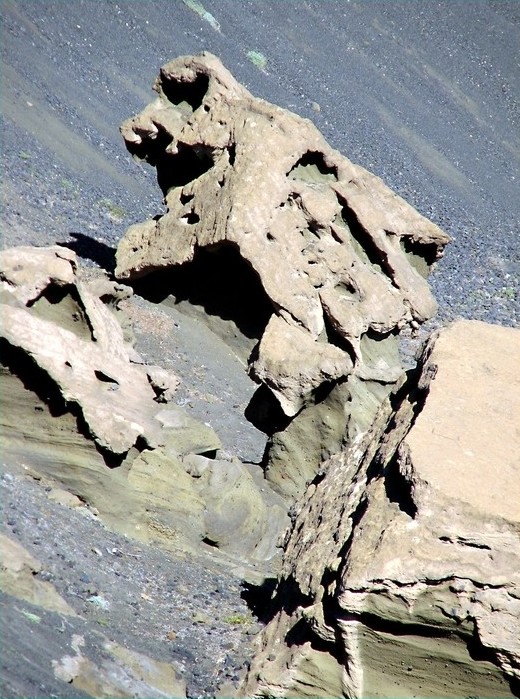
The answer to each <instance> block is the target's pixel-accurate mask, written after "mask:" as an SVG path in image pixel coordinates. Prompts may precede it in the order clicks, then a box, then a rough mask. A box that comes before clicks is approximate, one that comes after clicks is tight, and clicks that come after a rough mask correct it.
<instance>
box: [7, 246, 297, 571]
mask: <svg viewBox="0 0 520 699" xmlns="http://www.w3.org/2000/svg"><path fill="white" fill-rule="evenodd" d="M0 284H1V287H0V301H1V313H2V320H3V323H2V335H1V338H0V343H1V347H2V368H1V375H0V376H1V383H2V391H1V399H2V402H3V404H4V405H3V407H2V433H3V434H2V442H3V448H4V459H9V461H10V462H11V463H14V464H20V465H21V466H22V467H23V468H24V469H25V470H26V471H28V472H29V473H31V474H33V475H35V477H38V478H42V477H43V478H47V479H50V483H51V484H52V485H54V484H58V485H61V486H62V487H63V488H64V489H65V490H66V491H68V492H70V493H73V494H74V495H75V496H77V497H79V498H80V499H81V500H82V501H83V502H86V503H87V504H88V506H89V507H90V508H91V510H92V511H94V512H96V513H98V514H99V515H100V516H101V517H102V518H103V519H104V521H105V522H106V523H107V524H109V526H111V527H112V528H114V529H115V530H117V531H121V532H124V533H125V534H128V535H130V536H133V537H137V538H139V539H142V540H145V541H156V542H158V543H159V544H161V545H162V546H164V547H166V548H173V549H176V550H177V549H179V548H180V549H189V550H193V549H195V550H201V549H203V548H204V546H207V545H209V544H211V545H212V546H213V547H215V546H216V547H217V548H220V549H221V550H222V551H227V552H228V553H229V554H231V555H235V556H237V557H238V558H239V559H240V565H242V559H243V558H244V557H245V558H246V560H250V561H253V562H255V561H256V562H259V561H265V560H267V559H270V558H272V556H273V555H275V553H276V538H277V534H278V533H279V531H280V530H281V529H282V528H283V526H284V523H285V517H286V515H285V508H284V507H283V506H282V504H281V503H280V502H278V500H279V498H278V500H277V499H276V496H275V495H274V494H271V495H269V493H267V489H266V488H263V489H261V488H260V486H259V485H258V483H256V482H255V479H254V477H253V476H252V475H251V473H250V471H249V469H248V468H247V467H246V466H244V465H243V464H241V463H240V462H239V461H238V459H234V458H233V457H231V456H226V457H225V458H216V457H217V456H220V451H219V450H220V446H221V445H220V440H219V438H218V436H217V435H216V434H215V432H214V431H213V429H212V428H211V427H210V426H208V425H205V424H202V423H200V422H198V421H197V420H195V419H193V418H191V417H190V416H189V415H188V414H187V413H185V412H184V411H183V410H182V409H181V408H180V407H179V406H177V405H175V403H174V402H172V398H173V397H174V395H175V389H176V387H177V384H178V379H177V378H176V377H175V376H173V375H172V374H170V373H169V372H167V371H165V370H164V369H162V368H160V367H154V366H146V365H144V364H143V363H142V361H141V360H140V359H139V357H138V356H136V354H135V352H134V350H133V349H132V347H130V346H129V345H128V343H127V342H126V341H125V338H124V334H123V331H122V329H121V326H120V324H119V322H118V320H117V318H116V316H115V315H114V314H113V313H112V311H111V310H110V308H109V307H108V306H107V305H106V303H104V301H109V300H110V299H112V300H113V301H114V303H116V304H117V300H118V299H119V300H120V299H122V298H127V297H128V296H129V295H130V294H131V293H132V292H131V290H130V289H129V288H128V287H123V286H121V285H117V284H114V283H113V282H109V281H108V280H107V279H93V280H91V281H87V280H86V278H84V277H83V276H82V275H81V274H80V273H78V270H77V267H76V259H75V255H74V253H72V252H71V251H69V250H67V249H65V248H61V247H58V246H56V247H51V248H13V249H11V250H6V251H4V252H2V253H0ZM101 299H103V300H101ZM194 463H196V465H197V467H196V468H195V466H194Z"/></svg>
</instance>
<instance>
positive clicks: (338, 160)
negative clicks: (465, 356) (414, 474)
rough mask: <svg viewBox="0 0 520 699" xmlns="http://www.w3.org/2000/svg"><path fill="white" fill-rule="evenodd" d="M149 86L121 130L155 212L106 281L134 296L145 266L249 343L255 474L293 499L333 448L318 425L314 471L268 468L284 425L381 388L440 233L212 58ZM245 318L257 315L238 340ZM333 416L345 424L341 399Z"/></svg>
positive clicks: (440, 243) (121, 251)
mask: <svg viewBox="0 0 520 699" xmlns="http://www.w3.org/2000/svg"><path fill="white" fill-rule="evenodd" d="M154 87H155V90H156V91H157V93H158V98H157V99H156V100H155V101H154V102H152V103H151V104H149V105H148V106H147V107H146V108H145V109H144V110H143V112H142V113H141V114H139V115H137V116H136V117H134V118H132V119H129V120H128V121H126V122H125V123H124V124H123V125H122V127H121V131H122V134H123V137H124V139H125V142H126V145H127V147H128V149H129V151H130V152H131V153H132V154H133V155H134V156H135V157H137V158H140V159H141V160H144V161H146V162H148V163H150V164H151V165H153V166H154V167H155V168H156V170H157V178H158V182H159V185H160V187H161V189H162V192H163V194H164V201H165V204H166V207H167V212H166V213H165V214H164V215H162V216H157V217H155V218H154V219H153V220H149V221H145V222H143V223H140V224H136V225H133V226H131V227H130V228H129V229H128V231H127V232H126V234H125V236H124V237H123V239H122V240H121V242H120V244H119V246H118V249H117V255H116V259H117V268H116V275H117V276H118V278H120V279H122V280H128V281H130V282H132V283H134V284H138V283H139V284H140V287H139V288H140V289H145V288H146V280H145V282H143V281H142V280H143V278H144V277H147V276H149V275H151V274H152V273H155V274H154V276H153V278H152V277H149V279H148V283H149V287H148V288H149V289H153V290H154V293H157V288H158V284H159V282H158V280H159V279H160V283H161V285H162V286H163V287H164V291H163V296H164V295H168V294H172V295H173V296H174V297H175V298H176V300H177V301H178V302H184V301H186V300H188V301H190V300H191V302H192V303H193V304H195V305H199V306H202V307H203V308H204V309H205V311H206V315H210V316H214V315H219V316H220V317H221V318H223V319H224V321H225V323H224V324H223V325H221V329H222V333H223V335H224V336H225V337H227V339H228V341H229V342H230V344H231V345H233V346H235V347H236V348H237V349H238V348H239V346H240V351H241V352H243V351H244V347H243V344H241V343H240V342H238V341H237V340H236V336H235V335H236V334H235V333H234V329H233V327H231V325H230V321H235V329H236V327H239V329H241V330H242V331H243V333H244V334H246V335H247V336H248V338H250V339H252V340H253V342H252V344H251V345H249V347H253V346H254V345H255V342H256V346H254V349H253V352H252V353H251V356H250V357H249V361H248V369H249V372H250V374H251V376H252V377H253V378H254V380H255V381H257V382H259V383H260V384H261V387H262V388H263V389H265V390H262V391H261V393H260V396H259V398H258V400H257V401H256V402H255V405H254V408H251V409H250V410H249V413H248V417H249V418H250V419H251V420H252V421H254V422H255V424H256V423H258V422H259V421H260V419H261V422H262V425H263V429H265V431H266V432H267V433H268V434H269V436H270V437H271V446H272V448H273V458H271V452H270V451H268V453H267V454H266V457H265V460H264V461H265V463H264V466H265V469H266V472H267V474H268V479H269V480H270V482H271V483H272V484H273V485H274V487H275V488H276V489H277V490H278V491H279V492H280V493H281V494H282V495H284V496H285V497H286V498H288V499H296V498H297V497H298V496H299V495H300V494H301V493H302V492H303V490H304V489H305V485H306V483H308V481H309V480H310V479H312V477H313V476H314V475H315V474H316V472H317V471H318V469H319V465H320V461H321V459H320V458H317V455H321V454H323V453H334V452H335V451H336V452H337V451H339V450H340V449H341V447H342V444H343V440H342V438H340V437H338V438H336V439H335V440H334V442H333V443H332V442H329V443H328V444H327V445H324V443H323V441H322V439H321V435H320V432H319V428H317V429H315V430H312V429H311V430H310V431H308V432H307V440H306V442H307V445H308V446H307V448H308V449H309V454H312V457H309V459H308V461H309V462H310V461H312V465H311V466H310V469H302V471H305V473H303V472H302V474H301V475H300V477H298V476H297V474H296V473H291V474H290V475H289V474H287V473H286V472H285V469H286V468H290V466H289V463H290V462H289V459H280V454H281V453H283V452H289V451H290V450H291V448H290V444H291V443H294V437H293V436H291V435H290V434H289V435H288V434H286V432H285V429H286V428H287V427H288V425H289V424H290V422H291V421H292V419H293V418H295V416H297V415H299V414H300V413H301V412H302V411H303V412H305V411H310V413H311V414H310V415H308V416H307V417H306V418H305V420H304V422H305V424H306V429H307V430H309V426H310V425H311V424H313V423H319V422H320V419H319V418H318V419H317V420H316V418H315V415H314V408H315V407H316V405H317V404H319V403H320V402H321V401H322V400H323V397H324V395H326V394H328V393H329V392H330V389H331V388H332V387H333V386H335V385H336V384H343V383H345V381H347V380H348V379H349V378H350V377H359V378H360V379H362V380H363V381H365V382H367V386H368V391H367V397H366V402H367V403H368V404H371V403H372V402H373V396H374V395H379V394H380V393H381V391H380V389H379V386H380V385H382V386H385V387H387V388H388V390H390V387H391V386H392V385H393V384H394V383H395V381H396V380H397V378H398V376H399V375H400V373H401V366H400V363H399V361H397V362H396V361H395V360H396V357H395V355H394V352H393V350H392V347H393V345H394V344H395V343H394V340H395V337H394V336H395V335H396V334H397V333H398V332H399V331H400V330H401V329H402V328H403V327H406V326H410V325H416V324H418V323H422V322H424V321H425V320H426V319H427V318H429V317H431V316H432V315H433V313H434V312H435V308H436V306H435V302H434V300H433V298H432V295H431V293H430V290H429V287H428V284H427V282H426V279H425V277H426V276H427V275H428V272H429V270H430V268H431V267H432V265H433V264H434V263H435V261H436V260H437V259H438V258H439V257H440V256H441V255H442V252H443V249H444V246H445V245H446V243H447V242H448V240H449V239H448V237H447V236H446V235H445V234H444V233H443V232H442V231H441V230H440V229H439V228H438V227H437V226H435V225H434V224H433V223H431V222H430V221H428V220H427V219H425V218H424V217H423V216H421V215H420V214H419V213H418V212H417V211H415V210H414V209H413V208H412V207H411V206H409V205H408V204H407V203H406V202H405V201H404V200H402V199H401V198H400V197H398V196H397V195H395V194H394V193H393V192H392V191H391V190H390V189H389V188H388V187H386V186H385V185H384V184H383V182H382V181H381V180H380V179H379V178H377V177H375V176H374V175H372V174H370V173H369V172H367V171H366V170H364V169H363V168H362V167H360V166H358V165H354V164H353V163H351V162H350V161H349V160H348V159H347V158H346V157H344V156H343V155H341V154H340V153H338V152H337V151H335V150H334V149H332V148H331V147H330V146H329V145H328V144H327V143H326V141H325V139H324V138H323V136H322V135H321V134H320V133H319V131H318V130H317V129H316V127H315V126H314V125H313V124H312V123H311V122H310V121H308V120H307V119H303V118H301V117H299V116H297V115H295V114H293V113H291V112H289V111H287V110H284V109H281V108H279V107H276V106H274V105H272V104H269V103H267V102H265V101H263V100H260V99H257V98H255V97H253V96H252V95H251V94H250V93H249V92H248V91H247V90H246V89H245V88H244V87H243V86H241V85H240V84H238V83H237V82H236V80H235V79H234V78H233V76H232V75H231V74H230V73H229V72H228V71H227V70H226V68H224V66H223V65H222V63H221V62H220V61H219V60H218V59H217V58H216V57H215V56H213V55H211V54H209V53H203V54H201V55H199V56H185V57H180V58H178V59H175V60H173V61H171V62H170V63H168V64H166V65H165V66H163V68H161V71H160V75H159V77H158V79H157V81H156V83H155V86H154ZM208 267H209V268H210V269H213V270H214V271H213V273H212V274H209V275H208V274H207V269H208ZM244 268H246V269H247V270H248V272H247V273H245V272H243V269H244ZM215 270H216V271H215ZM159 272H162V274H160V275H159ZM187 277H190V279H188V281H187V280H186V279H187ZM152 279H153V281H152ZM139 280H141V282H139ZM233 280H235V286H234V288H233V293H228V294H227V295H226V296H225V298H224V296H223V295H222V288H221V287H222V286H226V285H228V286H229V285H232V284H233ZM219 294H220V295H221V303H218V302H217V301H216V298H215V297H218V296H219ZM245 316H249V317H251V316H253V317H256V322H255V323H254V326H255V327H254V328H253V330H252V332H251V328H250V327H249V326H248V324H247V322H246V321H245V320H244V318H245ZM209 322H210V324H212V325H213V326H214V325H215V323H214V321H213V320H210V321H209ZM387 339H389V340H390V341H389V342H386V340H387ZM246 345H247V343H246ZM375 346H377V349H378V352H377V353H376V354H377V356H376V357H375V358H374V354H373V351H372V350H373V349H374V347H375ZM246 358H247V357H246ZM370 382H376V383H377V384H378V386H373V385H372V384H371V383H370ZM372 388H374V391H372V390H371V389H372ZM388 390H387V391H386V393H387V392H388ZM268 396H270V397H268ZM280 412H281V416H280V415H279V413H280ZM318 412H319V411H318ZM341 412H342V413H343V412H346V415H345V416H344V418H345V419H344V422H348V421H349V420H350V421H355V417H354V416H353V415H352V414H351V413H350V412H349V405H348V403H345V404H344V405H343V407H342V410H341ZM260 416H262V418H260ZM372 416H373V415H372ZM280 417H282V419H281V423H280V419H279V418H280ZM284 418H288V419H284ZM280 424H283V427H281V428H280ZM298 457H304V454H298ZM285 483H287V484H288V487H287V488H285V486H284V484H285Z"/></svg>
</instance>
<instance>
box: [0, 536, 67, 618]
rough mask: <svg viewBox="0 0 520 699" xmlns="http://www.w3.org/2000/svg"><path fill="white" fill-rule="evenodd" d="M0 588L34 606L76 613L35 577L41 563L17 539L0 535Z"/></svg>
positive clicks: (50, 588) (52, 588)
mask: <svg viewBox="0 0 520 699" xmlns="http://www.w3.org/2000/svg"><path fill="white" fill-rule="evenodd" d="M0 557H1V560H0V589H1V590H2V591H3V592H6V593H7V594H8V595H13V596H14V597H18V598H19V599H23V600H26V601H27V602H30V603H31V604H34V605H36V606H37V607H43V609H48V610H50V611H53V612H59V613H60V614H67V615H73V616H76V612H75V611H74V610H73V609H72V607H71V606H70V605H69V604H67V602H66V601H65V600H64V599H63V597H62V596H61V595H60V594H59V593H58V591H57V590H56V588H55V587H54V585H52V584H51V583H50V582H46V581H44V580H39V579H38V577H37V575H38V573H39V572H40V571H41V569H42V565H41V563H40V562H39V561H38V560H37V559H36V558H35V557H34V556H32V555H31V554H30V553H29V552H28V551H27V550H26V549H24V547H23V546H22V545H21V544H19V543H18V542H17V541H14V540H13V539H10V538H9V537H7V536H5V535H4V534H0Z"/></svg>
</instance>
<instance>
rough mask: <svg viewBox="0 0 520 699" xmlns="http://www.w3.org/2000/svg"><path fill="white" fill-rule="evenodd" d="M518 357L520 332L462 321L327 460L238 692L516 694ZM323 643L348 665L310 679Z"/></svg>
mask: <svg viewBox="0 0 520 699" xmlns="http://www.w3.org/2000/svg"><path fill="white" fill-rule="evenodd" d="M519 362H520V331H518V330H514V329H511V328H501V327H495V326H489V325H486V324H484V323H480V322H478V321H459V322H457V323H455V324H453V325H452V326H451V327H449V328H448V329H446V330H444V331H442V332H440V334H438V336H436V337H433V338H432V339H431V340H430V341H429V343H428V345H427V346H426V348H425V349H424V352H423V355H422V358H421V360H420V364H419V369H418V370H417V372H416V373H415V376H414V377H412V378H410V379H409V381H408V383H407V384H404V385H402V386H401V387H400V389H399V390H398V391H397V392H396V393H395V394H394V396H393V397H392V398H391V400H386V401H383V403H382V405H381V408H380V410H379V414H378V416H377V418H376V420H375V421H374V423H373V425H372V428H371V429H370V430H369V431H368V433H365V434H360V435H359V436H358V437H357V438H354V440H353V441H352V443H351V444H350V446H349V448H348V449H346V450H345V451H344V452H343V453H342V454H340V455H338V456H335V457H332V459H331V460H330V462H329V464H328V468H326V469H324V476H323V479H322V480H321V482H320V483H318V484H317V485H312V486H310V488H309V489H308V491H307V493H306V495H305V498H304V499H303V501H302V502H301V504H300V507H299V509H298V511H297V512H296V513H295V516H294V519H293V523H292V526H291V529H290V531H289V533H288V535H287V538H286V543H285V553H284V562H283V567H282V574H281V577H280V582H279V586H278V591H277V596H276V598H275V604H277V605H278V613H277V614H276V615H275V616H274V618H273V620H272V621H271V623H270V624H269V625H268V626H267V629H266V631H265V632H264V634H263V636H262V638H261V639H260V641H259V652H258V655H257V657H256V658H255V661H254V662H253V664H252V667H251V671H250V672H249V674H248V678H247V679H246V681H245V683H244V685H243V687H242V695H243V696H265V695H266V694H268V695H269V694H270V695H272V696H280V697H281V696H285V697H290V696H298V695H299V689H298V688H299V686H300V685H301V683H306V687H307V691H308V692H309V694H312V691H313V689H314V690H315V695H316V696H323V695H324V692H325V690H324V687H326V686H330V685H331V684H332V685H333V686H334V687H335V689H334V691H332V693H331V694H330V696H349V697H359V698H361V697H365V696H374V697H389V696H421V697H422V696H425V697H426V696H431V697H434V696H435V697H440V696H444V697H466V696H494V697H510V696H514V695H515V693H516V691H517V689H518V686H519V684H518V683H519V680H520V643H519V638H520V635H519V633H518V629H519V626H518V619H519V618H520V526H519V510H518V502H519V501H520V498H519V497H518V487H519V483H520V460H519V458H518V455H519V453H520V443H519V433H518V428H517V425H518V424H519V418H520V398H519V396H520V391H519V389H520V385H519V384H520V380H519V378H518V373H517V367H518V364H519ZM291 639H292V640H291ZM316 648H327V649H328V652H329V653H330V655H331V657H332V658H333V660H334V662H335V663H339V665H340V666H342V671H341V672H338V670H337V669H336V668H335V669H331V670H330V674H329V675H328V676H327V677H324V676H321V677H320V678H319V679H316V680H310V679H309V673H308V670H307V667H308V663H309V662H311V661H313V659H314V655H315V653H316ZM333 667H334V666H333ZM309 682H310V684H311V685H313V682H314V683H315V686H309ZM515 687H516V689H515Z"/></svg>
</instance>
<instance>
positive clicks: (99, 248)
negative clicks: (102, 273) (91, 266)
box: [57, 231, 116, 274]
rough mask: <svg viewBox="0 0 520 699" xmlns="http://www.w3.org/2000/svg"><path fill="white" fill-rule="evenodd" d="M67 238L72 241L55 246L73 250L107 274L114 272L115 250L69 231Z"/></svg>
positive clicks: (81, 234) (83, 235)
mask: <svg viewBox="0 0 520 699" xmlns="http://www.w3.org/2000/svg"><path fill="white" fill-rule="evenodd" d="M69 237H70V238H72V240H67V241H65V242H58V243H57V245H60V246H61V247H62V248H69V250H73V251H74V252H75V253H76V254H77V255H79V257H82V258H83V259H84V260H91V261H92V262H95V263H96V264H97V265H99V267H102V268H103V269H104V270H106V271H107V272H108V273H109V274H112V273H113V272H114V269H115V267H116V250H115V248H112V247H110V245H106V243H101V242H99V241H98V240H94V239H93V238H90V237H89V236H88V235H85V234H84V233H77V232H75V231H71V232H70V233H69Z"/></svg>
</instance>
